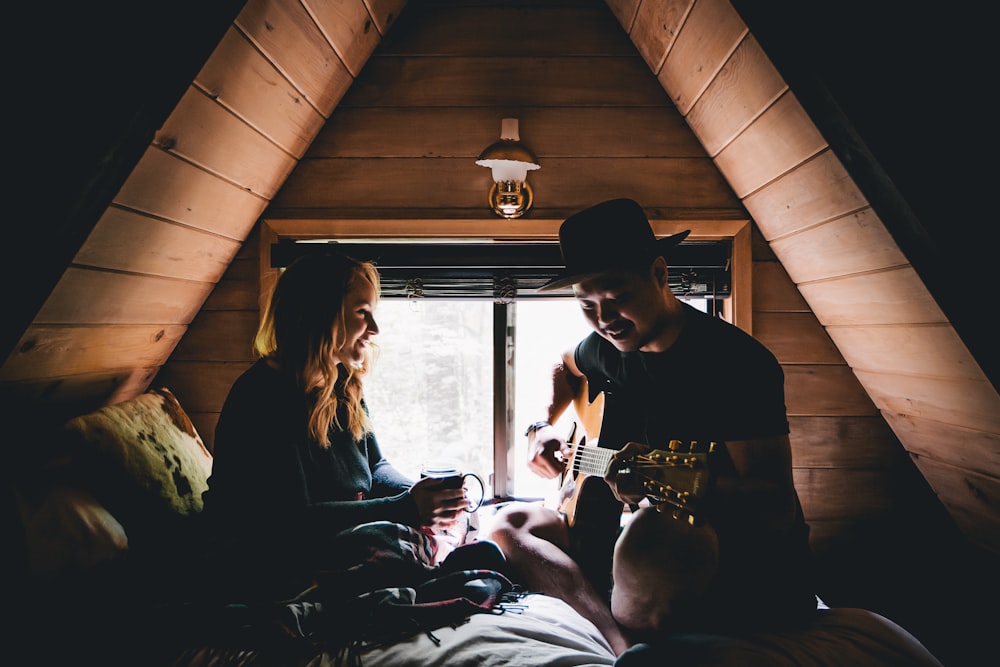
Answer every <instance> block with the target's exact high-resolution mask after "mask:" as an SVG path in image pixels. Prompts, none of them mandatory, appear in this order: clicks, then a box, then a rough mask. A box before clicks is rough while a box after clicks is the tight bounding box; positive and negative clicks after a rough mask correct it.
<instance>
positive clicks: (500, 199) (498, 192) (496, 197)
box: [488, 181, 534, 220]
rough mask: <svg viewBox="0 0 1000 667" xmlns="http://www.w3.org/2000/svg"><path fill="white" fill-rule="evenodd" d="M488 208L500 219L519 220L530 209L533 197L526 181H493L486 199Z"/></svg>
mask: <svg viewBox="0 0 1000 667" xmlns="http://www.w3.org/2000/svg"><path fill="white" fill-rule="evenodd" d="M488 201H489V204H490V208H491V209H493V212H494V213H496V214H497V215H499V216H500V217H501V218H506V219H508V220H513V219H514V218H520V217H521V216H522V215H524V214H525V212H527V210H528V209H530V208H531V203H532V202H533V201H534V196H533V195H532V192H531V186H530V185H528V183H527V182H526V181H500V182H497V181H494V182H493V187H491V188H490V194H489V198H488Z"/></svg>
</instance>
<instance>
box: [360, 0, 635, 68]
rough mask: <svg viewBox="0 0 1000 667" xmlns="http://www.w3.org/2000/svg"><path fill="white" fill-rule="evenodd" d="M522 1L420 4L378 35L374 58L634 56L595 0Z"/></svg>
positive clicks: (630, 46) (611, 20)
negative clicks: (381, 36)
mask: <svg viewBox="0 0 1000 667" xmlns="http://www.w3.org/2000/svg"><path fill="white" fill-rule="evenodd" d="M526 4H527V6H518V5H516V4H512V3H509V2H494V3H481V5H480V6H476V5H474V4H472V3H466V5H467V6H465V7H463V8H462V9H461V11H456V7H455V6H454V4H453V3H450V2H437V3H425V4H424V5H423V6H421V8H420V10H419V11H418V12H414V13H407V14H406V15H405V16H403V17H402V18H401V19H400V22H399V29H398V30H394V31H393V32H392V33H391V34H390V35H389V36H388V37H387V38H386V39H385V40H384V42H383V43H382V45H381V47H380V48H379V50H378V51H377V52H376V55H375V57H376V58H379V57H382V56H417V57H426V56H447V57H452V58H461V57H463V56H468V55H475V56H489V57H500V56H531V57H533V58H550V57H556V58H565V57H576V56H590V57H593V56H613V57H621V56H624V57H629V58H634V57H635V55H636V52H635V48H634V47H633V46H632V42H631V41H630V40H629V38H628V35H627V34H626V33H625V31H624V30H623V29H622V28H621V26H620V25H618V24H616V23H615V20H614V18H613V17H612V15H611V14H610V12H609V11H608V8H607V7H606V6H605V4H604V3H603V2H601V1H600V0H597V1H595V0H584V1H577V2H572V3H562V4H552V3H547V4H546V3H526ZM473 26H474V27H476V28H479V27H481V26H489V30H482V29H473V28H472V27H473ZM569 26H572V30H569V29H567V28H568V27H569ZM365 76H367V72H366V73H365Z"/></svg>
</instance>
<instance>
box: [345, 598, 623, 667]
mask: <svg viewBox="0 0 1000 667" xmlns="http://www.w3.org/2000/svg"><path fill="white" fill-rule="evenodd" d="M521 602H522V603H523V605H524V609H523V611H521V612H520V613H517V612H515V611H513V610H508V611H505V612H504V613H502V614H476V615H474V616H472V617H471V618H470V619H469V621H468V622H467V623H465V624H463V625H460V626H458V627H457V628H450V627H449V628H441V629H439V630H435V631H434V633H433V634H434V636H435V637H436V638H437V639H438V640H439V641H440V645H435V644H434V642H433V641H432V640H431V638H430V637H428V636H427V635H425V634H420V635H418V636H416V637H413V638H411V639H409V640H408V641H404V642H399V643H397V644H393V645H392V646H389V647H385V648H375V649H370V650H368V651H366V652H365V653H363V654H362V658H361V662H362V664H363V665H364V667H417V666H418V665H419V666H421V667H423V666H429V665H448V667H463V666H465V665H468V666H469V667H493V666H497V667H499V666H501V665H503V666H505V667H543V666H544V667H592V666H593V667H597V666H601V665H613V664H614V662H615V655H614V653H613V652H612V650H611V647H610V646H608V643H607V641H605V639H604V637H602V636H601V633H599V632H598V631H597V628H596V627H595V626H594V624H593V623H591V622H590V621H587V620H586V619H584V618H583V617H582V616H580V615H579V614H577V613H576V612H575V611H573V609H572V608H571V607H570V606H569V605H568V604H566V603H565V602H563V601H562V600H560V599H558V598H554V597H549V596H546V595H538V594H531V595H527V596H525V597H524V599H523V600H522V601H521Z"/></svg>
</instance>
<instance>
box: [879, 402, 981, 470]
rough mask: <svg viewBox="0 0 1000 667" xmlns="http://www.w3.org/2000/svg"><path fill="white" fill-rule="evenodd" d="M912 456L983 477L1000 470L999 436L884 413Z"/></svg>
mask: <svg viewBox="0 0 1000 667" xmlns="http://www.w3.org/2000/svg"><path fill="white" fill-rule="evenodd" d="M883 416H884V417H885V418H886V420H887V421H888V423H889V424H890V425H891V426H892V430H893V431H895V432H896V433H898V434H899V437H900V438H901V439H902V440H903V441H904V442H905V443H906V448H907V450H908V451H910V452H911V453H912V454H915V455H917V456H921V457H929V458H933V459H936V460H938V461H941V462H942V463H947V464H950V465H952V466H955V467H958V468H964V469H966V470H970V471H972V472H977V473H981V474H984V475H995V472H994V471H996V470H998V469H1000V435H997V434H996V433H986V432H984V431H980V430H976V429H970V428H966V427H964V426H957V425H955V424H944V423H942V422H939V421H933V420H930V419H926V418H923V417H918V416H914V415H906V414H896V413H892V412H885V413H883Z"/></svg>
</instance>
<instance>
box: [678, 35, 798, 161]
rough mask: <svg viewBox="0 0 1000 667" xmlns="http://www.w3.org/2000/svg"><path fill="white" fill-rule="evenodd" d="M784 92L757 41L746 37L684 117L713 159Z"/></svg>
mask: <svg viewBox="0 0 1000 667" xmlns="http://www.w3.org/2000/svg"><path fill="white" fill-rule="evenodd" d="M787 90H788V85H787V84H786V83H785V81H784V80H783V79H782V78H781V76H779V75H778V72H777V71H776V70H775V69H774V67H773V66H772V65H771V62H770V61H769V60H768V59H767V56H766V55H765V54H764V52H763V51H762V50H761V48H760V45H759V44H758V43H757V40H755V39H754V38H753V35H749V34H747V35H746V36H745V37H744V38H743V40H742V41H741V42H740V44H739V46H737V47H736V50H735V51H733V53H732V55H731V56H730V57H729V59H728V60H726V61H725V64H724V65H723V66H722V68H721V69H720V70H719V73H718V75H717V76H716V77H715V78H714V79H712V81H711V83H710V84H709V85H708V88H707V89H706V90H705V91H704V92H703V93H702V94H701V96H699V97H698V99H697V102H695V103H694V104H693V105H692V106H691V109H690V111H689V112H688V113H687V114H686V115H685V118H686V120H687V122H688V125H689V126H690V127H691V130H692V131H693V132H694V133H695V136H697V137H698V139H699V140H700V141H701V143H702V145H703V146H704V147H705V150H706V151H707V152H708V154H709V155H711V156H713V157H714V156H715V155H717V154H718V153H719V151H720V150H722V148H723V147H725V146H726V145H728V144H729V143H730V142H731V141H732V140H733V139H735V138H736V137H737V136H738V135H739V133H740V132H742V131H743V130H744V129H746V127H747V126H748V125H749V124H750V123H751V122H753V120H754V119H755V118H757V117H758V116H759V115H760V114H761V113H763V112H764V110H765V109H767V108H769V107H770V106H771V105H772V104H774V102H775V101H776V100H777V99H778V98H779V97H781V96H782V95H783V94H784V93H785V91H787Z"/></svg>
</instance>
